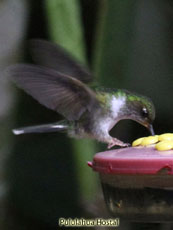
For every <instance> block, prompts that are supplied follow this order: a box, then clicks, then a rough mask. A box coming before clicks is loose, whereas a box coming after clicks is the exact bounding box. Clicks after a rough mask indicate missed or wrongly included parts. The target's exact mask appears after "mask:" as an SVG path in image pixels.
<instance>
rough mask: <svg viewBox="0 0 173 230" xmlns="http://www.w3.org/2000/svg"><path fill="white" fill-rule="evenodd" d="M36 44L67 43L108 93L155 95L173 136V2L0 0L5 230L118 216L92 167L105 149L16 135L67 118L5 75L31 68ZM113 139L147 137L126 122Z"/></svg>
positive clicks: (1, 218)
mask: <svg viewBox="0 0 173 230" xmlns="http://www.w3.org/2000/svg"><path fill="white" fill-rule="evenodd" d="M31 38H43V39H46V40H50V41H53V42H55V43H58V44H60V45H62V46H63V47H64V48H66V49H67V50H68V51H69V52H71V54H72V55H73V56H74V57H75V58H76V59H78V60H79V61H80V62H81V63H84V64H85V65H86V66H88V68H90V70H91V71H92V73H93V75H94V76H95V80H96V81H97V83H99V84H100V85H102V86H105V87H113V88H124V89H129V90H131V91H136V92H138V93H140V94H144V95H146V96H148V97H150V98H152V100H153V102H154V104H155V106H156V121H155V123H154V128H155V132H156V133H158V134H159V133H164V132H173V119H172V117H173V110H172V101H173V79H172V71H173V69H172V66H173V59H172V53H173V46H172V44H173V42H172V38H173V2H172V1H171V0H123V1H121V0H37V1H34V0H30V1H29V0H1V1H0V75H1V78H0V179H1V184H0V196H1V197H0V198H1V206H0V211H1V215H0V229H18V230H20V229H21V230H23V229H24V230H25V229H27V230H28V229H38V230H41V229H58V219H59V218H60V217H65V218H67V217H71V218H75V217H85V218H95V217H105V218H106V217H109V214H108V213H107V212H106V209H105V206H104V201H103V198H102V195H101V194H102V193H101V189H100V185H99V179H98V175H96V173H94V172H92V170H91V169H90V168H89V167H88V166H87V161H91V160H92V158H93V155H94V154H95V153H96V152H98V151H104V150H106V145H104V144H99V143H97V142H96V141H91V140H80V141H79V140H73V139H69V138H67V137H66V136H65V135H64V134H58V133H57V134H56V133H53V134H37V135H25V136H17V137H16V136H13V135H12V133H11V129H12V128H15V127H20V126H25V125H26V126H27V125H33V124H40V123H49V122H52V121H53V122H54V121H57V120H58V119H61V117H60V115H58V114H56V113H55V112H53V111H50V110H48V109H46V108H44V107H43V106H41V105H40V104H38V103H37V102H36V101H35V100H34V99H32V98H31V97H30V96H28V95H26V94H25V93H24V92H23V91H21V90H19V89H17V88H16V87H15V86H14V85H13V84H12V83H11V81H10V79H7V78H4V77H3V76H4V75H3V71H4V69H5V68H6V67H7V66H9V65H10V64H13V63H19V62H30V61H31V60H30V56H29V54H28V50H27V41H28V40H29V39H31ZM111 132H112V135H115V136H117V137H118V138H120V139H122V140H124V141H125V142H131V141H132V140H134V139H135V138H137V137H140V136H143V135H148V132H147V130H145V128H144V127H142V126H140V125H138V124H136V123H135V122H132V121H121V122H119V124H118V125H117V126H116V127H115V128H113V130H112V131H111ZM128 227H129V226H128ZM161 228H162V226H161V225H159V226H158V225H157V226H156V228H155V229H161ZM102 229H104V228H102ZM119 229H127V225H126V224H125V223H121V226H120V228H119ZM128 229H129V228H128ZM132 229H134V226H133V227H132ZM137 229H139V226H138V227H137ZM146 229H147V227H146ZM153 229H154V228H153Z"/></svg>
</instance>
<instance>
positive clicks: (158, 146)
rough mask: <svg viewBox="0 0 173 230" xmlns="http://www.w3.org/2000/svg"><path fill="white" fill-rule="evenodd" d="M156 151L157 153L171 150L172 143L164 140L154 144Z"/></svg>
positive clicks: (172, 147)
mask: <svg viewBox="0 0 173 230" xmlns="http://www.w3.org/2000/svg"><path fill="white" fill-rule="evenodd" d="M155 147H156V149H157V150H159V151H166V150H171V149H173V141H169V140H164V141H161V142H159V143H158V144H156V146H155Z"/></svg>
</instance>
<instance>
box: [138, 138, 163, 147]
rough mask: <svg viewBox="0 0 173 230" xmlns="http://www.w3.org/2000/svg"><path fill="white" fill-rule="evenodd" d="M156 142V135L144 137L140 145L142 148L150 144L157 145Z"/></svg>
mask: <svg viewBox="0 0 173 230" xmlns="http://www.w3.org/2000/svg"><path fill="white" fill-rule="evenodd" d="M158 140H159V137H158V135H155V136H149V137H145V138H144V139H143V140H142V142H141V145H142V146H146V145H152V144H155V143H157V142H158Z"/></svg>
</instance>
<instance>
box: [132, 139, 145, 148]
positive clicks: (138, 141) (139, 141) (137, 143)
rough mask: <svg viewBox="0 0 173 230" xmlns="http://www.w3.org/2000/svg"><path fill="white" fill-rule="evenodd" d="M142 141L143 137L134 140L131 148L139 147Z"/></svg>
mask: <svg viewBox="0 0 173 230" xmlns="http://www.w3.org/2000/svg"><path fill="white" fill-rule="evenodd" d="M143 139H144V137H141V138H138V139H136V140H135V141H133V143H132V146H133V147H135V146H138V145H140V144H141V142H142V140H143Z"/></svg>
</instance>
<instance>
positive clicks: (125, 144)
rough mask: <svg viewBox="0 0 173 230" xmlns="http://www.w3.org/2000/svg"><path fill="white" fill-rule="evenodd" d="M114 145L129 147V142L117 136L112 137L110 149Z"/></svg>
mask: <svg viewBox="0 0 173 230" xmlns="http://www.w3.org/2000/svg"><path fill="white" fill-rule="evenodd" d="M113 146H121V147H129V146H130V144H129V143H124V142H122V141H120V140H118V139H117V138H112V140H111V142H110V143H109V144H108V149H111V148H112V147H113Z"/></svg>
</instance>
